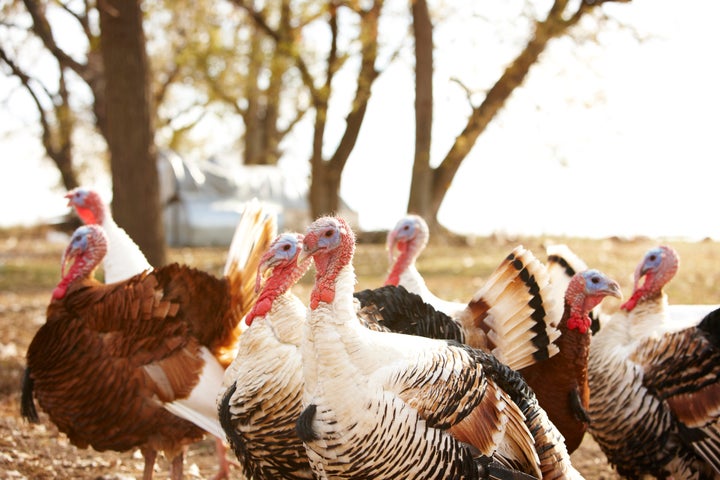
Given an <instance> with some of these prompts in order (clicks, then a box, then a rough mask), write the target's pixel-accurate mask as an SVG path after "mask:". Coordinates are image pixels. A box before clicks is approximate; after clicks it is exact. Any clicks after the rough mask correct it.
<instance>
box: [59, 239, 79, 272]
mask: <svg viewBox="0 0 720 480" xmlns="http://www.w3.org/2000/svg"><path fill="white" fill-rule="evenodd" d="M76 256H77V250H76V249H75V248H74V247H73V246H72V245H68V247H67V248H66V249H65V252H63V256H62V259H61V260H60V276H61V277H62V278H64V277H65V272H66V270H67V266H68V264H69V263H71V262H72V261H73V260H74V259H75V257H76Z"/></svg>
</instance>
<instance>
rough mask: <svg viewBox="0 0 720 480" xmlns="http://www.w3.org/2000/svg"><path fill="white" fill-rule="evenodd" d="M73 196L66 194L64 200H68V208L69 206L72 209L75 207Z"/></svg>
mask: <svg viewBox="0 0 720 480" xmlns="http://www.w3.org/2000/svg"><path fill="white" fill-rule="evenodd" d="M72 196H73V195H72V193H66V194H65V195H63V197H64V198H67V202H68V203H67V206H68V207H72V206H73V202H72Z"/></svg>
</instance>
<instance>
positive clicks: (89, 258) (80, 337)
mask: <svg viewBox="0 0 720 480" xmlns="http://www.w3.org/2000/svg"><path fill="white" fill-rule="evenodd" d="M245 219H246V222H247V223H248V224H249V226H251V229H250V230H249V231H253V232H254V233H253V235H256V236H254V237H253V239H252V241H249V245H250V248H251V253H250V254H249V257H248V263H247V265H250V267H249V268H255V269H256V268H257V267H256V265H257V263H256V260H253V258H254V257H257V258H258V259H259V256H260V255H259V253H258V252H261V251H264V250H265V249H266V248H267V245H268V244H269V242H270V240H271V239H272V236H273V235H274V233H275V232H274V228H275V223H274V218H273V217H270V216H267V215H264V214H260V215H257V216H255V215H249V216H248V217H245ZM106 247H107V237H106V236H105V234H104V232H103V230H102V228H101V227H99V226H97V225H88V226H84V227H81V228H79V229H78V230H76V232H75V233H74V235H73V237H72V239H71V243H70V245H69V246H68V248H67V249H66V252H65V254H64V255H63V262H62V273H63V278H62V280H61V281H60V283H59V284H58V286H57V287H56V288H55V290H54V291H53V294H52V299H51V302H50V304H49V305H48V308H47V321H46V323H45V324H44V325H43V326H41V327H40V329H39V330H38V332H37V333H36V335H35V337H34V338H33V340H32V342H31V344H30V346H29V348H28V352H27V369H26V375H25V380H24V385H23V396H22V413H23V415H24V416H25V417H27V418H29V419H30V420H35V421H37V420H38V416H37V413H36V411H35V407H34V402H33V395H34V396H35V398H37V400H38V403H39V404H40V406H41V408H42V409H43V410H44V411H45V412H46V413H47V414H48V416H49V417H50V420H51V421H52V422H53V423H55V424H56V425H57V426H58V428H59V429H60V431H62V432H63V433H65V434H66V435H67V436H68V438H69V439H70V441H71V442H72V443H73V444H75V445H77V446H79V447H83V448H84V447H88V446H91V447H93V448H95V449H96V450H116V451H123V450H128V449H131V448H135V447H138V448H140V449H141V451H142V453H143V456H144V458H145V470H144V474H143V476H144V478H146V479H147V478H151V476H152V470H153V464H154V461H155V456H156V453H157V452H158V451H163V452H165V454H166V456H168V457H169V458H171V459H172V467H171V473H172V477H173V478H180V477H181V476H182V464H183V448H184V446H185V445H187V444H189V443H191V442H193V441H196V440H198V439H200V438H202V436H203V433H204V432H203V430H204V431H208V432H210V433H213V434H214V435H216V436H219V437H221V438H222V437H223V436H224V433H223V431H222V429H221V428H220V425H219V422H218V419H217V409H216V397H217V395H218V393H219V392H220V389H221V386H222V380H223V374H224V368H225V367H226V366H227V365H228V364H229V363H230V361H231V360H232V358H234V356H235V351H236V347H237V339H238V336H239V335H240V320H241V319H242V317H243V315H244V314H245V313H247V311H248V310H249V309H250V306H251V305H252V303H253V301H254V298H255V294H254V289H253V288H252V287H250V288H249V289H248V288H246V287H244V286H243V282H242V281H240V277H242V275H240V273H241V272H239V271H238V270H237V269H236V270H233V269H232V268H231V269H230V270H232V273H231V274H230V275H229V276H228V277H223V278H217V277H215V276H213V275H210V274H208V273H205V272H202V271H200V270H197V269H194V268H190V267H187V266H182V265H178V264H171V265H168V266H165V267H161V268H157V269H154V270H151V271H147V272H144V273H142V274H140V275H136V276H134V277H131V278H130V279H128V280H126V281H122V282H117V283H112V284H101V283H99V282H98V281H96V280H95V279H94V278H93V274H94V272H95V270H96V269H97V267H98V265H99V264H100V262H101V261H102V258H103V256H104V254H105V250H106ZM71 261H72V264H71V266H70V268H69V269H68V270H67V272H66V266H67V264H68V263H71ZM236 267H237V265H236V266H235V267H234V268H236ZM246 277H247V275H246ZM250 278H251V279H254V275H250ZM246 283H250V284H251V285H252V284H253V283H254V282H253V281H249V282H247V279H246ZM221 473H222V472H221Z"/></svg>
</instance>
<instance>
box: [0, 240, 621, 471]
mask: <svg viewBox="0 0 720 480" xmlns="http://www.w3.org/2000/svg"><path fill="white" fill-rule="evenodd" d="M64 247H65V244H62V243H61V242H56V243H52V242H50V243H49V244H48V243H45V242H37V241H26V240H25V239H23V238H16V237H13V238H2V237H0V478H3V479H23V478H24V479H87V480H91V479H92V480H95V479H108V480H110V479H132V478H141V476H142V468H143V459H142V457H141V456H140V454H139V452H137V451H135V452H132V451H131V452H122V453H117V452H96V451H94V450H92V449H77V448H75V447H74V446H72V445H70V444H69V442H68V441H67V438H66V437H65V436H64V435H63V434H61V433H59V432H58V431H57V429H56V428H55V426H54V425H52V424H51V423H50V422H49V421H48V418H47V416H45V415H44V414H42V413H41V417H40V420H41V421H40V423H39V424H29V423H27V422H26V421H25V420H24V419H22V418H21V417H20V411H19V399H20V384H21V379H22V374H23V370H24V366H25V360H24V358H25V351H26V349H27V347H28V345H29V343H30V341H31V339H32V336H33V335H34V333H35V331H36V330H37V329H38V328H39V326H40V325H42V323H43V322H44V321H45V308H46V306H47V302H48V301H49V297H50V292H51V290H52V282H54V281H55V279H56V278H57V275H58V274H57V268H58V265H59V258H60V254H61V252H62V250H63V249H64ZM193 255H194V256H193ZM176 256H177V257H178V258H184V259H185V260H190V261H194V262H195V263H196V265H197V263H198V260H201V262H200V263H202V259H199V258H198V257H197V255H196V254H195V253H193V252H189V251H181V252H176ZM46 264H47V265H51V267H49V268H51V269H52V270H54V273H51V274H50V275H45V274H43V268H45V267H43V265H46ZM26 276H27V278H26ZM3 277H4V281H3ZM46 277H47V278H50V280H48V279H46ZM8 279H12V282H15V284H14V285H8V283H9V282H8ZM229 455H230V456H232V455H233V454H232V453H231V452H230V453H229ZM572 459H573V463H574V464H575V466H576V467H577V468H578V469H579V470H580V471H581V472H582V473H583V474H584V476H585V478H587V479H590V480H608V479H617V478H620V477H618V476H617V475H616V474H614V473H613V471H612V469H611V468H609V466H608V465H607V462H606V461H605V457H604V455H603V454H602V452H600V451H599V449H598V448H597V446H596V445H595V444H594V442H593V441H592V439H590V438H589V437H586V441H585V442H584V444H583V445H582V447H581V448H580V449H579V450H578V451H577V452H575V453H574V454H573V456H572ZM216 471H217V461H216V457H215V448H214V442H213V440H212V439H206V440H204V441H202V442H199V443H197V444H194V445H193V446H191V448H190V449H189V450H188V452H187V455H186V461H185V478H190V479H193V478H212V477H213V476H214V475H215V473H216ZM155 477H156V478H168V462H167V461H166V460H165V459H164V458H159V460H158V462H157V464H156V475H155ZM231 478H233V479H240V478H243V477H242V475H241V474H240V472H239V471H238V470H237V469H234V470H233V471H232V474H231Z"/></svg>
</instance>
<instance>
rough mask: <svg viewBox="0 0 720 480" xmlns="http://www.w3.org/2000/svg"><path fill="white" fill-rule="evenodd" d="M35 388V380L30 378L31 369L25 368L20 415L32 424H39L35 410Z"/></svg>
mask: <svg viewBox="0 0 720 480" xmlns="http://www.w3.org/2000/svg"><path fill="white" fill-rule="evenodd" d="M34 386H35V380H33V378H32V377H31V376H30V369H29V368H25V374H24V375H23V381H22V396H21V397H20V414H21V415H22V416H23V417H25V418H26V419H27V420H28V421H30V422H31V423H38V422H39V421H40V418H39V417H38V413H37V410H36V409H35V400H34V399H33V387H34Z"/></svg>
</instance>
